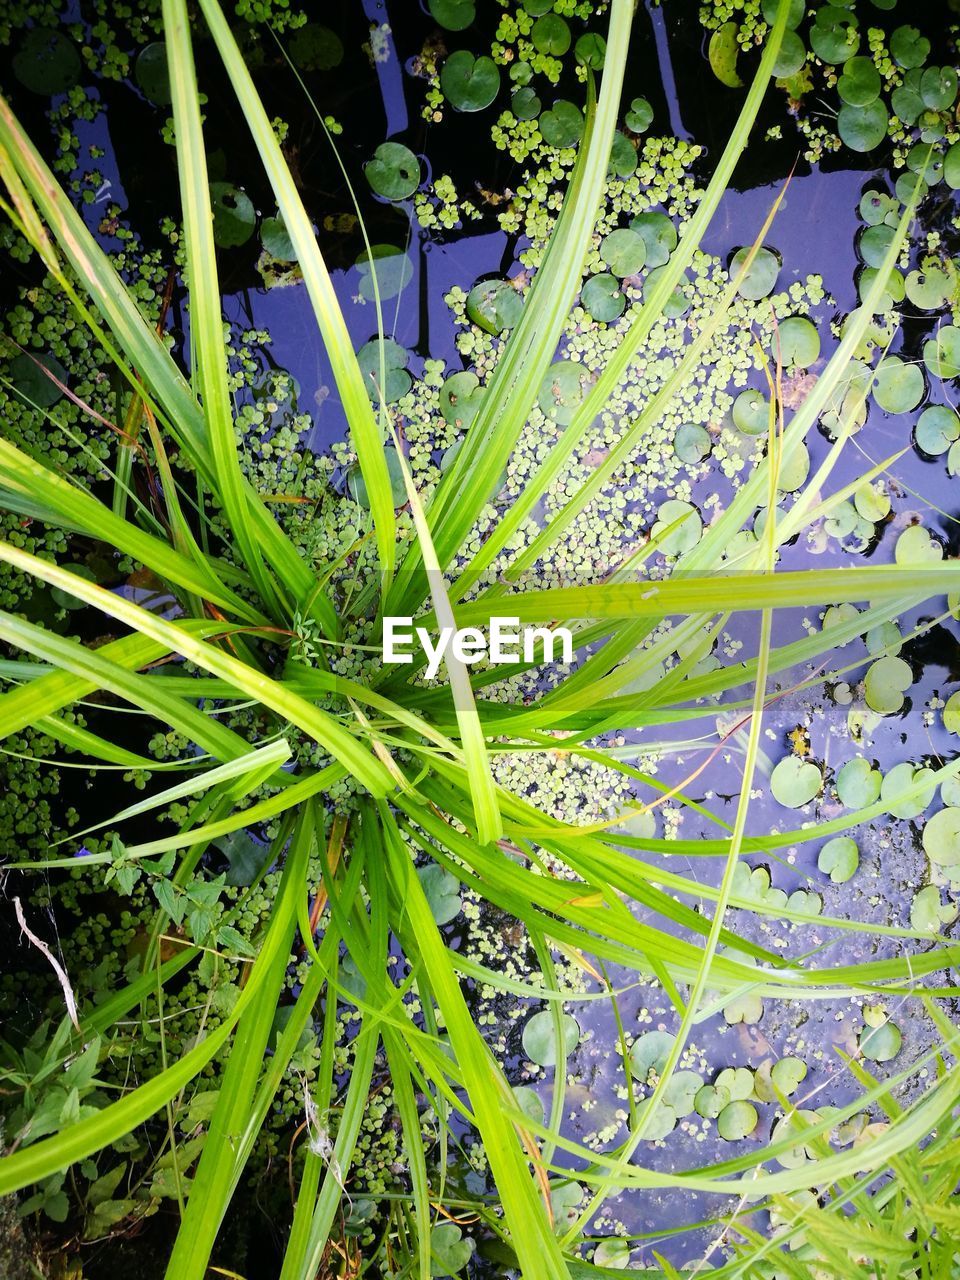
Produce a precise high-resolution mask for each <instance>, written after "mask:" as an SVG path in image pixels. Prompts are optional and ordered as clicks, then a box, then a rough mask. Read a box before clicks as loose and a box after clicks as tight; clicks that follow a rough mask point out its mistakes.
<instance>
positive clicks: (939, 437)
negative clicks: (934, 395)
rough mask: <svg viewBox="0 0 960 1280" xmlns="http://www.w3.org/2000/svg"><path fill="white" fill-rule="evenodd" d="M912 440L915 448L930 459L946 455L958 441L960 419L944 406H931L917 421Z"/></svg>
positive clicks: (959, 436) (959, 437)
mask: <svg viewBox="0 0 960 1280" xmlns="http://www.w3.org/2000/svg"><path fill="white" fill-rule="evenodd" d="M913 438H914V440H915V441H916V444H917V448H918V449H920V450H921V452H923V453H925V454H927V455H928V456H929V457H931V458H939V456H940V455H941V454H942V453H946V452H947V450H948V449H949V448H950V446H951V445H952V444H953V442H954V441H955V440H957V439H960V418H958V417H957V415H956V413H955V412H954V410H953V409H948V408H947V406H946V405H945V404H932V405H930V407H929V408H928V409H924V411H923V413H921V415H920V417H919V418H918V419H917V425H916V427H914V431H913Z"/></svg>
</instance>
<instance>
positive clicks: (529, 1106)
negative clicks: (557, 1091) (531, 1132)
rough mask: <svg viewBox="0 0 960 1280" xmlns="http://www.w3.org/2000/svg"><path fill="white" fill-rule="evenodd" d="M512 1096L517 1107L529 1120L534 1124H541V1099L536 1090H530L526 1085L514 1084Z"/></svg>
mask: <svg viewBox="0 0 960 1280" xmlns="http://www.w3.org/2000/svg"><path fill="white" fill-rule="evenodd" d="M513 1096H514V1099H515V1101H516V1104H517V1106H518V1107H519V1108H520V1110H521V1111H522V1112H523V1114H524V1115H525V1116H526V1117H527V1118H528V1119H529V1120H532V1121H533V1122H534V1124H543V1118H544V1110H543V1099H542V1098H541V1097H540V1095H539V1093H537V1091H536V1089H531V1088H530V1086H529V1085H528V1084H515V1085H514V1086H513Z"/></svg>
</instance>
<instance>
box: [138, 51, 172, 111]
mask: <svg viewBox="0 0 960 1280" xmlns="http://www.w3.org/2000/svg"><path fill="white" fill-rule="evenodd" d="M133 76H134V79H135V80H136V82H137V84H138V85H139V87H140V90H141V92H142V93H143V96H144V97H145V98H147V99H148V100H149V101H150V102H152V103H153V104H154V106H157V107H168V106H169V105H170V71H169V68H168V67H167V46H166V45H165V44H164V42H163V41H162V40H154V41H152V42H151V43H150V44H148V45H145V46H144V48H143V49H141V50H140V53H139V55H138V56H137V61H136V65H135V66H134V68H133Z"/></svg>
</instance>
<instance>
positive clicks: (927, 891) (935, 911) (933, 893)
mask: <svg viewBox="0 0 960 1280" xmlns="http://www.w3.org/2000/svg"><path fill="white" fill-rule="evenodd" d="M956 918H957V908H956V907H955V906H954V905H953V903H947V905H946V906H944V905H943V904H942V903H941V901H940V890H939V888H938V887H937V885H935V884H928V885H926V886H925V887H924V888H923V889H920V890H919V892H918V893H916V894H915V895H914V899H913V903H912V904H911V907H910V927H911V929H916V930H917V932H918V933H939V931H940V929H941V928H942V926H943V925H947V924H953V922H954V920H956Z"/></svg>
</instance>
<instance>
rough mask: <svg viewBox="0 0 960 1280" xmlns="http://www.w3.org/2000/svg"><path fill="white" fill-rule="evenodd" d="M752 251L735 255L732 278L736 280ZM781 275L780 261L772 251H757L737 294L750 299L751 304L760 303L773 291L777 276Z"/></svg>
mask: <svg viewBox="0 0 960 1280" xmlns="http://www.w3.org/2000/svg"><path fill="white" fill-rule="evenodd" d="M749 254H750V250H749V249H748V248H743V249H738V250H737V252H736V253H735V254H734V255H733V259H732V261H731V263H730V278H731V279H734V278H735V277H736V275H737V273H738V272H739V271H740V268H741V267H742V266H743V264H744V262H746V260H747V258H748V256H749ZM779 274H780V260H779V258H778V257H777V255H776V254H775V253H774V252H773V251H772V250H770V249H764V248H760V249H758V250H757V252H756V255H755V257H754V259H753V261H752V262H751V263H750V267H749V269H748V270H747V272H746V274H745V275H744V277H743V279H742V280H741V281H740V283H739V285H738V286H737V292H738V293H739V294H740V295H741V296H742V297H744V298H749V299H750V301H751V302H758V301H759V300H760V299H761V298H765V297H766V296H767V294H769V293H771V292H772V291H773V287H774V285H775V284H776V283H777V276H779Z"/></svg>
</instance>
